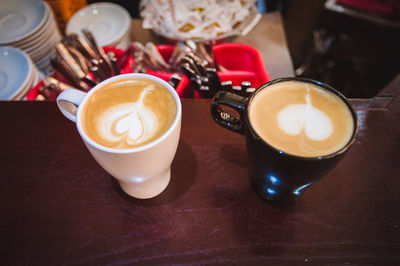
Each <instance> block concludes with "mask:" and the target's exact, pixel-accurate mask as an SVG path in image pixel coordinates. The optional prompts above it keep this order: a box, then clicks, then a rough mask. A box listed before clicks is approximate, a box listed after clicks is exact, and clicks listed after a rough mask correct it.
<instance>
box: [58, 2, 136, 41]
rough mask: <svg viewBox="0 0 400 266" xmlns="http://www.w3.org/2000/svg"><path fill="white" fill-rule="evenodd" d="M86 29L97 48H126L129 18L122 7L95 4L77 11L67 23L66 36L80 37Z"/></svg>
mask: <svg viewBox="0 0 400 266" xmlns="http://www.w3.org/2000/svg"><path fill="white" fill-rule="evenodd" d="M83 28H86V29H88V30H89V31H90V32H92V34H93V35H94V37H95V39H96V41H97V44H98V45H99V46H114V47H118V48H121V49H126V48H128V46H129V44H130V42H131V40H130V31H131V17H130V15H129V13H128V11H126V9H124V8H123V7H121V6H119V5H117V4H113V3H96V4H91V5H88V6H85V7H84V8H82V9H80V10H78V11H77V12H76V13H75V14H74V15H73V16H72V17H71V18H70V19H69V20H68V22H67V27H66V30H65V31H66V34H67V35H68V34H71V33H76V34H79V35H81V36H82V29H83Z"/></svg>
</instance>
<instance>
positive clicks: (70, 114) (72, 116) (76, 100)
mask: <svg viewBox="0 0 400 266" xmlns="http://www.w3.org/2000/svg"><path fill="white" fill-rule="evenodd" d="M85 96H86V93H85V92H83V91H79V90H75V89H67V90H65V91H63V92H62V93H61V94H60V95H58V97H57V105H58V108H59V109H60V111H61V113H62V114H63V115H64V116H65V117H66V118H68V119H69V120H71V121H72V122H75V123H76V111H77V109H78V106H79V104H80V103H81V102H82V100H83V99H84V98H85Z"/></svg>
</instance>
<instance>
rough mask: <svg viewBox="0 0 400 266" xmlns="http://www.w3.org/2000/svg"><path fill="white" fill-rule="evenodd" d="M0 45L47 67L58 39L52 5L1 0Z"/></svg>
mask: <svg viewBox="0 0 400 266" xmlns="http://www.w3.org/2000/svg"><path fill="white" fill-rule="evenodd" d="M0 6H1V11H0V46H13V47H16V48H18V49H20V50H22V51H24V52H25V53H27V54H28V55H29V56H30V57H31V59H32V61H33V62H34V63H35V64H36V66H37V67H38V69H40V70H41V71H47V70H49V69H50V58H51V57H52V56H53V55H54V53H55V50H54V47H55V45H56V44H57V43H58V42H59V41H60V40H61V34H60V31H59V29H58V27H57V23H56V21H55V18H54V14H53V11H52V9H51V7H50V6H49V5H48V4H47V3H46V2H44V1H42V0H12V1H6V0H0Z"/></svg>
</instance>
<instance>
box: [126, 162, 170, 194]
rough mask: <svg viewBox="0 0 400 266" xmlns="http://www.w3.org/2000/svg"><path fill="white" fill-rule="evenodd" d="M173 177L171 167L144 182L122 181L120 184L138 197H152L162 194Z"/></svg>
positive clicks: (128, 192) (127, 192) (127, 191)
mask: <svg viewBox="0 0 400 266" xmlns="http://www.w3.org/2000/svg"><path fill="white" fill-rule="evenodd" d="M170 179H171V168H169V169H168V170H167V171H166V172H165V173H162V174H160V175H158V176H152V177H151V178H148V180H147V181H144V182H140V183H139V182H132V183H128V182H122V181H120V182H119V184H120V186H121V188H122V190H123V191H124V192H125V193H126V194H128V195H130V196H132V197H134V198H137V199H150V198H154V197H155V196H157V195H159V194H161V192H163V191H164V190H165V188H166V187H167V186H168V183H169V180H170Z"/></svg>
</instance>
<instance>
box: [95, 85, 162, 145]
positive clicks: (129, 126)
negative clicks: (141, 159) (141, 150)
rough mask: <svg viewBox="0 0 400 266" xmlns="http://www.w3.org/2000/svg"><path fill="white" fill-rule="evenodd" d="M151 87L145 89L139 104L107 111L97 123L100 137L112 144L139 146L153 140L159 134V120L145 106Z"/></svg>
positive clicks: (121, 105)
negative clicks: (145, 99) (121, 143)
mask: <svg viewBox="0 0 400 266" xmlns="http://www.w3.org/2000/svg"><path fill="white" fill-rule="evenodd" d="M151 90H154V86H152V85H150V86H148V87H146V88H144V89H143V91H142V92H141V94H140V98H139V100H138V101H137V102H133V103H125V104H118V105H116V106H113V107H112V108H110V109H108V110H106V111H105V112H104V113H103V114H102V115H101V116H100V117H99V120H98V123H97V127H98V128H97V129H98V131H99V133H100V135H101V136H102V137H103V138H104V139H106V140H107V141H110V142H126V144H128V145H138V144H142V143H143V142H145V141H147V140H148V139H150V138H152V137H153V136H154V134H155V133H156V132H157V128H158V118H157V116H156V115H155V114H154V112H153V111H152V110H150V109H149V108H147V107H146V106H145V105H144V104H143V101H144V98H145V97H146V94H147V92H148V91H151Z"/></svg>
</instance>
